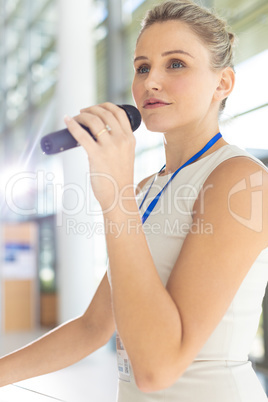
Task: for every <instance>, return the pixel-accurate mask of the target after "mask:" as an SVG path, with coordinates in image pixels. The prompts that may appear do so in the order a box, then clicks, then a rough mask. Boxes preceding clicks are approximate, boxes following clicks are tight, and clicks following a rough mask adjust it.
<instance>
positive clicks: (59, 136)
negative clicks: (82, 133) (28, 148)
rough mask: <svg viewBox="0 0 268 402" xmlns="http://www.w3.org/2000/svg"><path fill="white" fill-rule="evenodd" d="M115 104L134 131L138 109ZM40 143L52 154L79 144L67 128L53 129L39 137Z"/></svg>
mask: <svg viewBox="0 0 268 402" xmlns="http://www.w3.org/2000/svg"><path fill="white" fill-rule="evenodd" d="M117 106H119V107H121V108H122V109H123V110H124V111H125V112H126V114H127V116H128V118H129V121H130V124H131V128H132V130H133V131H135V130H136V129H137V128H138V127H139V125H140V123H141V116H140V113H139V111H138V109H136V108H135V107H134V106H132V105H122V106H120V105H117ZM81 127H83V129H84V130H86V131H87V132H88V134H90V135H91V137H92V138H93V139H94V140H95V141H97V139H96V137H95V136H94V134H92V132H91V131H90V130H89V128H88V127H86V126H84V125H83V124H81ZM40 145H41V149H42V151H43V152H44V153H45V154H47V155H53V154H56V153H58V152H62V151H66V150H67V149H71V148H75V147H77V146H79V145H80V144H79V143H78V142H77V141H76V140H75V139H74V137H73V136H72V134H71V133H70V131H69V130H68V129H67V128H64V129H63V130H59V131H55V132H54V133H51V134H47V135H46V136H44V137H43V138H42V139H41V142H40Z"/></svg>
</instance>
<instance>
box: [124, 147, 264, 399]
mask: <svg viewBox="0 0 268 402" xmlns="http://www.w3.org/2000/svg"><path fill="white" fill-rule="evenodd" d="M237 156H248V157H250V158H252V159H253V160H255V161H256V162H257V163H259V164H261V166H264V165H263V164H262V162H260V161H259V160H258V159H256V158H254V157H253V156H252V155H250V154H248V153H247V152H246V151H244V150H242V149H240V148H238V147H236V146H234V145H225V146H223V147H222V148H220V149H218V150H217V151H215V152H214V153H212V154H210V155H208V156H206V157H203V158H202V159H200V160H198V161H196V162H194V163H193V164H191V165H189V166H187V167H185V168H184V169H183V170H182V171H181V172H179V173H178V175H177V176H176V177H175V178H174V179H173V181H172V182H171V184H169V186H168V187H167V189H166V191H165V193H164V194H163V195H162V196H161V198H160V200H159V202H158V204H157V205H156V207H155V210H154V211H153V212H152V213H151V215H150V216H149V218H148V220H147V221H146V222H147V227H146V226H144V229H145V233H146V238H147V242H148V244H149V248H150V251H151V253H152V257H153V260H154V263H155V266H156V269H157V271H158V274H159V276H160V278H161V280H162V282H163V284H164V285H166V283H167V281H168V278H169V275H170V273H171V270H172V268H173V266H174V264H175V262H176V260H177V258H178V255H179V253H180V250H181V247H182V245H183V242H184V239H185V237H186V235H187V233H188V231H189V228H190V225H191V223H192V214H191V211H192V208H193V205H194V202H195V200H196V198H197V195H198V193H199V191H200V189H201V188H202V186H203V184H204V182H205V180H206V179H207V177H208V176H209V175H210V173H211V172H212V171H213V170H214V169H215V168H216V167H217V166H218V165H219V164H220V163H221V162H223V161H225V160H227V159H229V158H233V157H237ZM169 178H170V175H165V176H157V177H156V180H155V182H154V185H153V186H152V188H151V190H150V192H149V194H148V197H147V199H146V202H145V203H144V205H143V207H142V210H141V214H142V213H143V211H145V209H146V208H147V206H148V204H149V202H150V201H151V200H152V199H153V198H154V197H155V195H156V194H157V193H158V192H159V191H160V189H161V188H162V187H163V186H164V185H165V183H166V182H167V181H168V179H169ZM150 183H151V180H149V181H148V182H147V183H146V184H145V186H144V187H143V189H142V191H141V193H140V194H139V196H138V198H139V199H138V204H140V202H141V200H142V199H143V197H144V195H145V193H146V191H147V189H148V188H149V185H150ZM253 191H254V189H253ZM145 224H146V223H145ZM196 230H204V231H205V230H209V227H205V226H203V227H202V222H200V225H199V227H198V228H196ZM265 255H267V249H266V250H263V252H262V253H261V254H260V255H259V257H258V259H257V260H256V262H255V263H254V264H253V266H252V267H251V269H250V271H249V272H248V274H247V276H246V278H245V279H244V281H243V283H242V285H241V286H240V288H239V290H238V292H237V293H236V295H235V297H234V299H233V301H232V303H231V305H230V306H229V308H228V310H227V312H226V314H225V315H224V317H223V319H222V320H221V322H220V323H219V324H218V326H217V328H216V329H215V330H214V332H213V333H212V335H211V336H210V338H209V339H208V340H207V342H206V344H205V345H204V346H203V348H202V350H201V351H200V353H199V354H198V355H197V356H196V358H195V360H194V362H193V363H192V364H191V365H190V366H189V367H188V369H187V370H186V371H185V373H184V374H183V375H182V376H181V377H180V378H179V379H178V380H177V381H176V382H175V383H174V384H173V385H172V386H171V387H169V388H167V389H165V390H162V391H157V392H152V393H143V392H141V391H140V390H139V389H138V388H137V386H136V384H135V380H134V377H133V373H132V370H131V366H127V368H126V372H124V369H123V368H122V367H123V366H122V365H121V367H120V364H119V368H120V370H119V384H118V395H117V402H265V401H266V402H267V397H266V395H265V392H264V390H263V388H262V386H261V384H260V383H259V380H258V378H257V376H256V374H255V372H254V370H253V369H252V366H251V363H250V362H249V361H248V354H249V351H250V346H251V343H252V340H253V338H254V336H255V334H256V331H257V328H258V323H259V318H260V314H261V311H262V300H263V296H264V293H265V288H266V284H267V280H268V267H267V265H266V264H265V263H264V262H263V261H265ZM118 344H120V342H117V345H118ZM121 346H122V345H121ZM119 353H120V351H119ZM124 353H126V352H124ZM121 357H122V355H121ZM125 357H126V356H124V355H123V359H122V361H125V360H126V359H124V358H125ZM122 371H123V372H122Z"/></svg>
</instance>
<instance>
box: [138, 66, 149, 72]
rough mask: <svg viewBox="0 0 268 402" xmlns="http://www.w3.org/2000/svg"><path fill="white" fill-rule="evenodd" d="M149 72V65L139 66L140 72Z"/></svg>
mask: <svg viewBox="0 0 268 402" xmlns="http://www.w3.org/2000/svg"><path fill="white" fill-rule="evenodd" d="M148 72H149V67H148V66H141V67H139V68H137V73H138V74H146V73H148Z"/></svg>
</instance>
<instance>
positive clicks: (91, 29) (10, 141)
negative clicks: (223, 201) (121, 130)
mask: <svg viewBox="0 0 268 402" xmlns="http://www.w3.org/2000/svg"><path fill="white" fill-rule="evenodd" d="M157 2H160V1H156V0H153V1H151V0H146V1H144V0H79V1H77V0H36V1H34V0H1V1H0V41H1V46H0V88H1V89H0V91H1V92H0V138H1V140H0V244H1V247H0V286H1V297H0V352H1V354H4V353H6V352H8V351H10V350H13V349H14V348H16V347H18V346H21V345H23V344H24V343H25V342H28V341H29V340H31V339H34V338H35V337H36V336H37V335H39V334H41V333H43V332H45V331H47V330H48V329H50V328H53V327H54V326H56V325H58V324H60V323H62V322H64V321H66V320H69V319H71V318H73V317H75V316H77V315H80V314H82V313H83V312H84V310H85V309H86V308H87V306H88V304H89V302H90V300H91V298H92V296H93V294H94V291H95V289H96V287H97V285H98V283H99V281H100V279H101V278H102V276H103V274H104V272H105V270H106V264H107V255H106V248H105V240H104V233H103V226H102V217H101V214H100V209H99V206H98V204H97V202H96V201H95V200H94V197H93V195H92V192H91V189H90V185H89V176H88V167H87V157H86V155H85V153H84V151H83V150H82V149H81V148H77V149H73V150H71V151H66V152H63V153H62V154H60V155H59V154H58V155H56V156H46V155H44V154H42V152H41V149H40V145H39V143H40V139H41V137H42V136H43V135H45V134H47V133H49V132H51V131H55V130H57V129H61V128H64V127H65V125H64V122H63V116H64V115H65V114H69V115H76V114H78V113H79V110H80V108H83V107H86V106H89V105H93V104H96V103H99V102H103V101H112V102H114V103H118V104H123V103H130V104H133V100H132V95H131V89H130V88H131V81H132V76H133V65H132V60H133V52H134V48H135V41H136V37H137V35H138V32H139V29H140V21H141V19H142V17H143V16H144V13H145V11H146V10H147V9H149V8H151V6H152V5H153V4H156V3H157ZM201 3H202V4H203V5H206V6H209V7H213V8H215V9H216V10H217V11H218V12H219V14H220V15H221V16H224V17H225V18H226V19H227V20H228V22H229V25H230V27H231V29H232V30H233V31H234V32H235V33H236V35H237V38H238V44H237V50H236V56H235V64H236V75H237V83H236V88H235V90H234V93H233V94H232V96H231V97H230V99H229V100H228V101H227V107H226V109H225V111H224V112H223V114H222V116H221V131H222V133H223V136H224V138H225V139H226V140H227V141H228V142H230V143H232V144H236V145H238V146H240V147H242V148H245V149H247V150H248V151H249V152H251V153H252V154H253V155H255V156H257V157H258V158H260V159H261V160H262V161H263V162H264V163H266V164H267V163H268V131H267V116H268V77H267V71H268V2H267V0H202V2H201ZM135 135H136V137H137V150H136V153H137V160H138V163H137V164H136V166H137V168H136V172H135V175H136V176H135V182H136V183H138V182H139V181H140V180H141V179H142V178H143V177H145V176H146V175H149V174H152V173H153V172H155V171H156V170H159V168H160V167H161V166H162V164H163V160H164V153H163V148H162V137H161V135H159V134H156V133H148V132H146V130H145V129H144V127H143V126H141V127H140V128H139V129H138V130H137V131H136V133H135ZM138 167H139V168H138ZM267 262H268V256H267V258H265V256H264V260H263V264H267ZM267 268H268V264H267ZM113 345H114V344H113V340H111V342H110V346H108V348H109V353H113V349H114V346H113ZM107 353H108V352H107ZM251 359H252V361H253V363H254V367H255V368H256V370H257V371H258V373H261V374H259V375H263V376H262V377H261V378H262V381H263V385H264V387H265V374H266V372H268V308H267V297H266V296H265V299H264V306H263V314H262V317H261V321H260V327H259V331H258V334H257V336H256V339H255V342H254V345H253V348H252V353H251ZM115 370H116V368H115ZM85 377H87V374H85ZM113 389H114V388H113ZM112 392H114V391H112ZM110 397H111V396H110ZM96 400H97V399H96ZM105 400H106V401H109V400H111V401H112V400H114V397H113V398H112V397H111V399H107V398H106V399H105ZM79 401H80V399H79ZM81 401H82V399H81Z"/></svg>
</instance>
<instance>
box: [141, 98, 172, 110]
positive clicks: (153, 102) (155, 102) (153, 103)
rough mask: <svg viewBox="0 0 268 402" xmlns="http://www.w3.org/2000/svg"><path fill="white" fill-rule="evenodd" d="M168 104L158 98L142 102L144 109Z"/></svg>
mask: <svg viewBox="0 0 268 402" xmlns="http://www.w3.org/2000/svg"><path fill="white" fill-rule="evenodd" d="M167 105H170V103H167V102H164V101H161V100H160V99H154V98H152V99H147V100H146V101H145V102H144V104H143V108H144V109H155V108H158V107H163V106H167Z"/></svg>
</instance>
